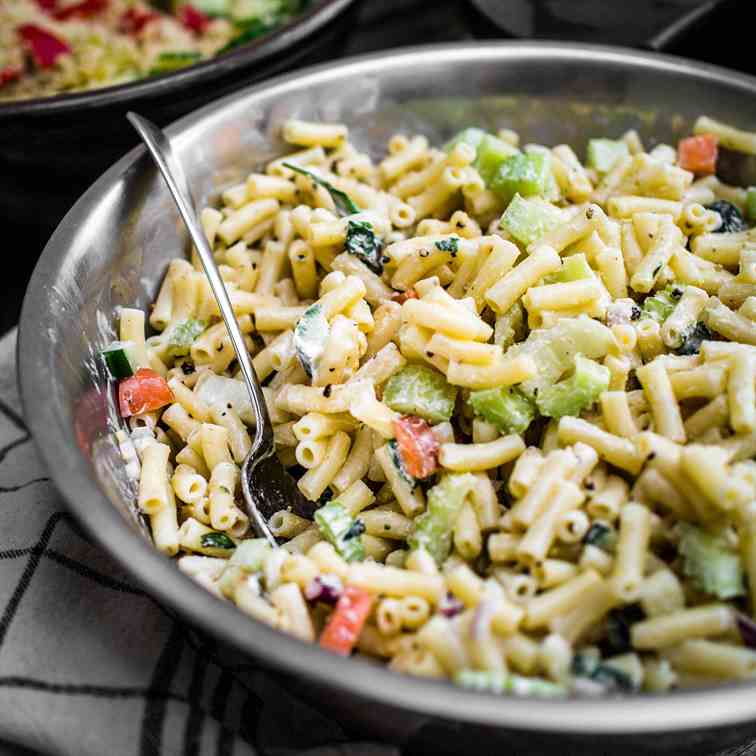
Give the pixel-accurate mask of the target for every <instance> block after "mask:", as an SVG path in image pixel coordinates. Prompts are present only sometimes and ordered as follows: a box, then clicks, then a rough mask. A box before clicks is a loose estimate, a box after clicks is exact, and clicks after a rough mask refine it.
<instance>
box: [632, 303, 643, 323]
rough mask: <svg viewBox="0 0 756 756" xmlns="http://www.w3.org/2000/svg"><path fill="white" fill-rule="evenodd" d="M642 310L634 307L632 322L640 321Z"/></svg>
mask: <svg viewBox="0 0 756 756" xmlns="http://www.w3.org/2000/svg"><path fill="white" fill-rule="evenodd" d="M640 316H641V308H640V307H636V306H635V305H633V309H632V310H631V311H630V320H640Z"/></svg>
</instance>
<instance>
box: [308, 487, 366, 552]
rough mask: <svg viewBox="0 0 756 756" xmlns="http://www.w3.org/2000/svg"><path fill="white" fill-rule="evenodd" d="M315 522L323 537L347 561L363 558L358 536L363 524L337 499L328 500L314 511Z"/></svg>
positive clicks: (360, 539) (363, 528) (363, 527)
mask: <svg viewBox="0 0 756 756" xmlns="http://www.w3.org/2000/svg"><path fill="white" fill-rule="evenodd" d="M315 523H316V524H317V526H318V528H320V532H321V533H322V534H323V537H324V538H325V539H326V540H327V541H329V542H330V543H332V544H333V545H334V546H335V548H336V551H338V552H339V554H341V556H342V557H344V559H346V561H347V562H354V561H361V560H363V559H364V558H365V547H364V546H363V545H362V538H360V536H361V535H362V533H363V532H364V530H365V526H364V525H363V524H362V523H361V522H359V521H358V520H355V519H354V518H353V517H352V516H351V515H350V514H349V512H347V511H346V509H344V507H342V506H341V504H339V502H338V501H337V500H334V501H330V502H328V504H325V505H324V506H322V507H320V509H318V510H316V512H315Z"/></svg>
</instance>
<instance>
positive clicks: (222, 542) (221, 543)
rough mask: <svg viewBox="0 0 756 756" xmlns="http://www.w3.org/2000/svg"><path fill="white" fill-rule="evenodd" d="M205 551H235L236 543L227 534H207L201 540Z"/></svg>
mask: <svg viewBox="0 0 756 756" xmlns="http://www.w3.org/2000/svg"><path fill="white" fill-rule="evenodd" d="M200 545H201V546H202V548H203V549H233V548H236V546H235V544H234V542H233V541H232V540H231V539H230V538H229V537H228V536H227V535H226V534H225V533H205V534H204V535H203V536H202V537H201V538H200Z"/></svg>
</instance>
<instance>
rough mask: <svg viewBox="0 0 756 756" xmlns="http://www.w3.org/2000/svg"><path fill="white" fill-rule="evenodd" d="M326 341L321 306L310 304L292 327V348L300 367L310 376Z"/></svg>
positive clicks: (325, 327)
mask: <svg viewBox="0 0 756 756" xmlns="http://www.w3.org/2000/svg"><path fill="white" fill-rule="evenodd" d="M327 341H328V321H327V320H326V317H325V315H324V314H323V308H322V307H321V306H320V305H319V304H318V303H317V302H316V303H315V304H314V305H310V307H308V308H307V309H306V310H305V311H304V313H303V314H302V317H301V318H300V319H299V322H298V323H297V325H296V327H295V328H294V349H295V351H296V353H297V358H298V359H299V362H300V364H301V365H302V369H303V370H304V371H305V373H307V375H308V376H309V377H310V378H312V376H313V375H314V374H315V371H316V370H317V368H318V362H319V361H320V357H321V356H322V354H323V351H324V350H325V345H326V342H327Z"/></svg>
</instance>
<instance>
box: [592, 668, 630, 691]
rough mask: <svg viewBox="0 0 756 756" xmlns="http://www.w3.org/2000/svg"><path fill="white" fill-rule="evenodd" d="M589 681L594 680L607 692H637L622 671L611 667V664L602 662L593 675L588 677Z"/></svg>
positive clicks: (625, 673) (628, 677)
mask: <svg viewBox="0 0 756 756" xmlns="http://www.w3.org/2000/svg"><path fill="white" fill-rule="evenodd" d="M590 679H591V680H595V681H596V682H597V683H600V684H601V685H603V686H604V687H605V688H607V689H608V690H621V691H626V692H627V691H632V690H637V689H638V685H636V684H635V681H633V679H632V678H631V677H630V675H628V674H627V672H625V671H624V670H623V669H619V668H618V667H615V666H612V665H611V664H609V663H607V662H604V663H603V664H599V665H598V666H597V667H596V669H595V670H593V674H592V675H591V676H590Z"/></svg>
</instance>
